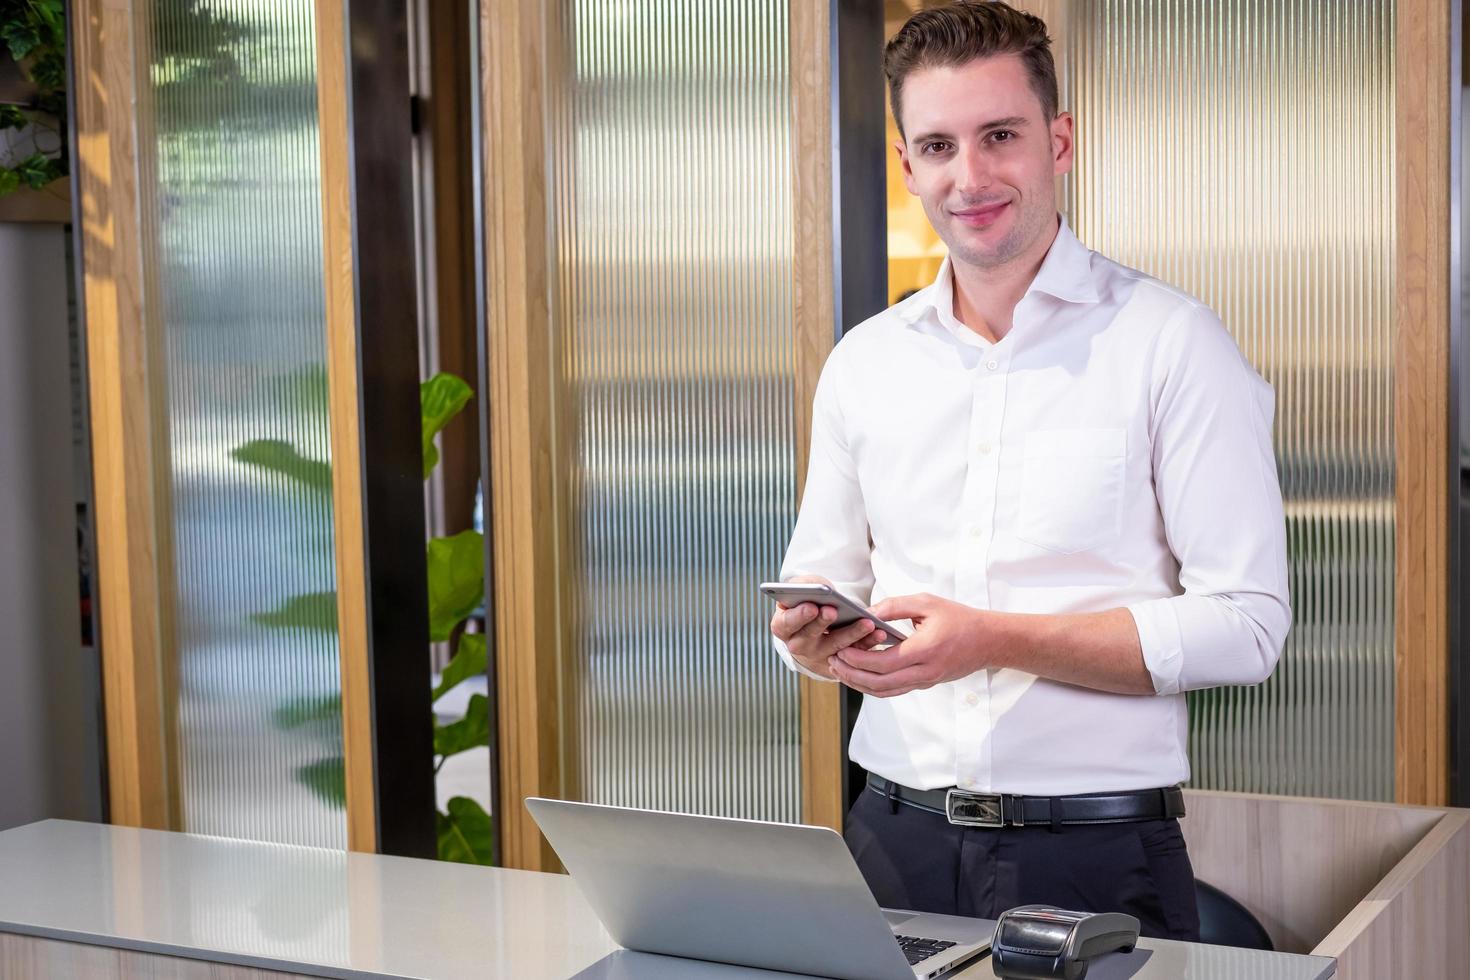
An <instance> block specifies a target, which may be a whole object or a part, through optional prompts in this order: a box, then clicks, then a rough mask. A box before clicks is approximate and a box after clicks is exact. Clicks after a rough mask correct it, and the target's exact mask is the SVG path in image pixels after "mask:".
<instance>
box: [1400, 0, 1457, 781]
mask: <svg viewBox="0 0 1470 980" xmlns="http://www.w3.org/2000/svg"><path fill="white" fill-rule="evenodd" d="M1397 15H1398V42H1397V43H1398V57H1397V59H1396V69H1395V70H1396V81H1395V93H1396V95H1395V97H1396V99H1397V105H1396V107H1395V113H1396V127H1397V133H1398V136H1397V140H1398V145H1397V156H1398V169H1397V188H1396V198H1395V206H1396V212H1397V233H1398V252H1397V264H1398V268H1397V271H1396V274H1395V277H1394V278H1395V281H1394V336H1395V364H1394V400H1395V410H1394V415H1395V429H1394V435H1395V443H1396V453H1395V463H1396V465H1397V470H1398V474H1397V479H1398V485H1397V505H1396V511H1395V520H1396V522H1397V527H1396V541H1395V544H1396V548H1395V562H1396V565H1397V569H1398V572H1397V575H1396V576H1395V619H1396V623H1395V636H1394V641H1395V660H1396V679H1397V706H1396V712H1395V767H1394V768H1395V786H1396V796H1397V798H1398V799H1399V800H1400V801H1401V802H1404V803H1422V804H1431V805H1442V804H1444V803H1445V802H1447V801H1448V799H1449V690H1448V688H1449V638H1448V617H1449V612H1448V607H1447V604H1446V603H1447V600H1448V596H1449V576H1448V569H1449V553H1450V552H1449V549H1450V540H1449V508H1450V500H1449V486H1450V481H1449V469H1448V467H1449V465H1450V451H1449V442H1448V440H1449V428H1448V427H1449V383H1450V369H1451V365H1450V346H1449V295H1450V294H1449V289H1450V284H1449V281H1448V279H1449V230H1450V229H1449V200H1450V196H1449V191H1450V187H1449V181H1450V172H1449V169H1450V168H1449V139H1450V125H1451V119H1450V117H1449V93H1450V81H1449V44H1450V36H1449V35H1450V31H1449V28H1450V8H1449V5H1448V4H1444V3H1440V2H1438V0H1400V2H1399V4H1398V10H1397Z"/></svg>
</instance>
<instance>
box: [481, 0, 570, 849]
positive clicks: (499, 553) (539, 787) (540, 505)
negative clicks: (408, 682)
mask: <svg viewBox="0 0 1470 980" xmlns="http://www.w3.org/2000/svg"><path fill="white" fill-rule="evenodd" d="M543 17H544V13H543V10H542V7H541V5H540V4H536V3H526V2H524V0H484V2H482V4H481V8H480V44H481V58H480V66H479V70H480V86H481V92H482V93H483V100H482V104H483V107H484V120H483V127H484V130H483V133H482V145H483V148H484V158H483V160H482V161H481V166H482V168H483V170H482V172H483V173H484V174H485V182H484V183H485V205H484V207H485V214H484V227H485V269H484V273H483V274H484V276H485V282H486V294H487V298H486V310H485V321H486V322H485V329H486V334H487V337H486V356H487V364H486V375H485V376H486V378H487V379H488V386H489V398H488V401H487V405H486V408H487V411H488V414H489V420H488V425H489V444H490V486H489V495H488V500H487V506H488V510H489V515H490V520H489V522H488V526H487V530H488V532H489V534H490V552H491V577H492V580H493V582H492V586H491V588H492V604H491V608H492V609H493V611H494V618H495V623H494V625H493V631H494V637H495V651H496V655H495V678H494V680H495V685H496V697H497V711H498V714H499V718H498V727H497V738H498V743H497V757H498V760H499V777H500V778H499V786H498V787H497V790H498V791H497V799H496V813H495V819H496V823H497V826H498V828H499V831H500V847H501V851H500V856H499V857H500V862H499V863H500V864H501V865H503V866H504V867H509V868H525V869H530V870H552V869H555V868H557V867H559V866H558V865H557V863H556V858H555V855H554V854H553V852H552V851H551V848H550V847H549V846H548V845H547V844H546V842H545V841H544V840H543V839H542V837H541V835H540V832H539V831H538V830H537V829H536V826H535V824H534V823H533V822H532V821H531V819H530V817H529V815H528V814H527V813H526V810H525V807H524V806H523V805H522V800H523V799H524V798H525V797H527V796H560V795H561V793H562V783H561V771H560V766H559V761H558V759H559V756H560V752H559V748H558V742H557V737H558V732H557V709H558V687H557V669H556V667H557V662H558V659H559V657H560V656H561V652H560V649H559V647H560V632H559V629H560V628H559V626H558V622H559V617H558V615H557V601H556V598H557V597H556V588H557V585H556V581H557V578H556V547H557V544H556V512H555V503H554V501H555V489H556V486H555V462H554V459H553V452H552V435H553V433H552V429H553V424H552V412H553V408H552V399H551V392H550V391H549V390H548V389H549V384H548V382H549V379H550V378H551V377H553V374H552V361H551V356H552V347H551V336H550V334H551V322H550V311H549V309H548V305H547V304H548V293H547V286H548V279H547V276H548V267H547V262H548V259H547V228H546V223H547V219H546V166H547V161H546V159H545V153H544V147H545V144H546V112H545V105H544V91H543V79H544V66H545V59H546V40H545V31H544V29H543V27H544V25H543V21H542V18H543Z"/></svg>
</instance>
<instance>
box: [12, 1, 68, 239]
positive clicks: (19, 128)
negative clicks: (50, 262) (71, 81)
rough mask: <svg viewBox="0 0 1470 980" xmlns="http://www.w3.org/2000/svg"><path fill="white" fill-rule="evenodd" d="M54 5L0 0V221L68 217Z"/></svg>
mask: <svg viewBox="0 0 1470 980" xmlns="http://www.w3.org/2000/svg"><path fill="white" fill-rule="evenodd" d="M66 129H67V123H66V23H65V20H64V19H63V16H62V0H0V219H8V220H30V221H60V222H65V221H69V220H71V203H70V196H69V194H68V192H67V188H68V185H67V184H66V183H58V182H59V181H62V180H63V179H64V178H65V177H66V176H67V169H68V153H67V138H66Z"/></svg>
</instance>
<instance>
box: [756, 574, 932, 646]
mask: <svg viewBox="0 0 1470 980" xmlns="http://www.w3.org/2000/svg"><path fill="white" fill-rule="evenodd" d="M761 592H763V593H764V594H766V595H767V596H769V597H771V598H772V599H775V600H776V601H777V602H779V603H781V605H783V606H785V607H787V608H788V609H789V608H791V607H792V606H799V605H801V604H802V603H803V602H815V603H816V604H817V605H819V606H831V607H832V608H833V609H836V610H837V618H836V619H834V620H833V621H832V622H831V623H829V624H828V625H827V629H829V630H835V629H838V628H840V627H843V626H846V625H848V624H849V623H856V622H857V621H858V620H860V619H871V620H872V621H873V627H874V628H875V629H880V630H882V631H883V632H884V633H887V634H888V636H887V638H886V639H885V640H884V642H885V643H897V642H899V641H900V640H906V639H908V634H906V633H904V632H903V630H900V629H898V628H897V627H895V626H890V625H889V624H888V623H885V622H883V620H881V619H879V618H878V617H877V616H874V615H873V614H872V612H870V611H869V610H868V609H867V607H865V606H864V605H863V604H862V603H860V602H858V601H857V600H856V599H853V598H850V597H848V596H845V595H843V594H842V593H841V592H838V591H837V590H836V589H834V588H832V586H830V585H823V584H821V583H820V582H762V583H761Z"/></svg>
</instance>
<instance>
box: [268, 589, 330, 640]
mask: <svg viewBox="0 0 1470 980" xmlns="http://www.w3.org/2000/svg"><path fill="white" fill-rule="evenodd" d="M250 621H251V622H252V623H255V624H257V625H259V626H269V627H271V628H272V629H304V630H314V631H316V632H318V633H335V632H337V593H335V592H309V593H307V594H306V595H297V596H292V597H291V598H289V599H287V600H286V601H285V602H283V603H281V604H280V605H279V606H277V607H276V608H274V609H272V610H271V611H270V612H268V613H251V614H250Z"/></svg>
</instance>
